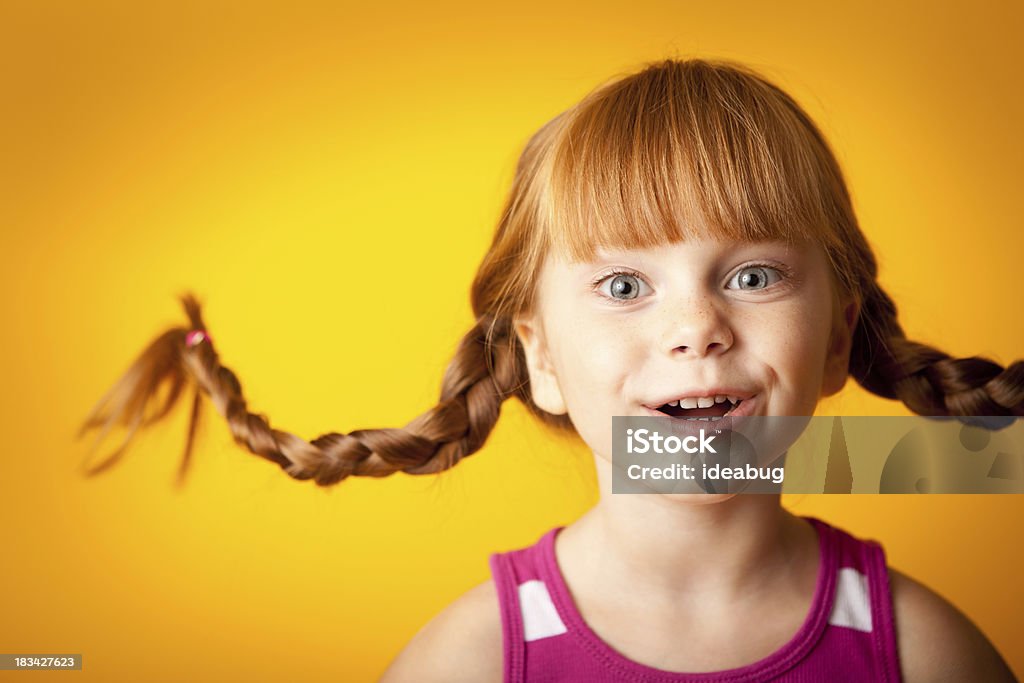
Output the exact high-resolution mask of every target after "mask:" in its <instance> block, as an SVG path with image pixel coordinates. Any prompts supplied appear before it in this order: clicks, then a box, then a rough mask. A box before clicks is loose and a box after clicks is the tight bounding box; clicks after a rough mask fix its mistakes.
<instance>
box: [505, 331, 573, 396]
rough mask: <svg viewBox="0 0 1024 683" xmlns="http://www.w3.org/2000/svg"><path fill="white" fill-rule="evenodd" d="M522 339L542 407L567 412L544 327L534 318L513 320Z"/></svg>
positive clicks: (533, 392) (534, 393)
mask: <svg viewBox="0 0 1024 683" xmlns="http://www.w3.org/2000/svg"><path fill="white" fill-rule="evenodd" d="M513 328H514V329H515V333H516V336H517V337H519V343H521V344H522V345H523V351H524V353H525V355H526V367H527V370H528V371H529V373H530V394H531V396H532V398H533V402H534V403H536V404H537V407H538V408H540V409H541V410H543V411H545V412H548V413H551V414H552V415H565V414H566V413H568V412H569V411H568V409H566V407H565V398H564V397H563V396H562V389H561V387H559V385H558V377H557V376H556V375H555V369H554V366H553V365H552V364H551V356H550V353H549V352H548V346H547V341H546V339H545V336H544V328H543V326H542V325H541V324H540V321H539V320H537V319H535V318H529V319H517V320H516V321H515V322H514V323H513Z"/></svg>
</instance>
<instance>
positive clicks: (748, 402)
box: [643, 394, 757, 424]
mask: <svg viewBox="0 0 1024 683" xmlns="http://www.w3.org/2000/svg"><path fill="white" fill-rule="evenodd" d="M756 398H757V394H754V395H753V396H751V397H750V398H745V399H743V400H742V401H740V404H739V405H738V406H736V407H735V408H733V410H732V412H730V413H727V414H726V415H723V416H722V418H729V417H746V416H747V415H752V414H753V412H754V400H755V399H756ZM643 409H644V410H645V411H647V414H648V415H653V416H654V417H671V418H673V419H675V420H688V421H695V422H702V420H701V419H699V418H685V417H678V416H674V415H666V414H665V413H663V412H661V411H660V410H654V409H653V408H648V407H647V406H643ZM722 418H719V419H722ZM717 421H718V420H708V422H709V423H711V424H713V423H715V422H717Z"/></svg>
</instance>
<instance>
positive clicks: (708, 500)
mask: <svg viewBox="0 0 1024 683" xmlns="http://www.w3.org/2000/svg"><path fill="white" fill-rule="evenodd" d="M658 495H660V496H661V497H662V498H667V499H668V500H670V501H672V502H673V503H681V504H685V505H714V504H716V503H724V502H725V501H727V500H732V499H733V498H735V497H736V496H738V495H740V494H739V493H738V492H737V493H660V494H658Z"/></svg>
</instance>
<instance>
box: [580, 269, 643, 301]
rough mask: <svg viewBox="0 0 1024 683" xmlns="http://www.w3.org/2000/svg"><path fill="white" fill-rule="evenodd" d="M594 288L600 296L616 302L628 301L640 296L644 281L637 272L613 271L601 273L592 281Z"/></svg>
mask: <svg viewBox="0 0 1024 683" xmlns="http://www.w3.org/2000/svg"><path fill="white" fill-rule="evenodd" d="M593 285H594V289H596V290H597V291H598V292H600V293H601V295H602V296H604V297H606V298H608V299H611V300H612V301H614V302H616V303H622V302H628V301H631V300H633V299H636V298H637V297H638V296H640V292H641V290H642V289H643V288H644V287H646V286H647V285H646V283H645V282H644V280H643V278H641V277H640V275H639V273H633V272H624V271H615V272H613V273H608V274H607V275H602V276H601V277H599V278H598V279H597V280H596V281H595V282H594V283H593Z"/></svg>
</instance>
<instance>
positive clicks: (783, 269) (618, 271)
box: [590, 261, 792, 305]
mask: <svg viewBox="0 0 1024 683" xmlns="http://www.w3.org/2000/svg"><path fill="white" fill-rule="evenodd" d="M748 268H769V269H771V270H774V271H776V272H777V273H778V274H779V281H778V282H776V283H774V284H772V285H769V286H768V287H765V288H764V289H765V290H767V289H772V288H776V287H782V286H786V285H788V284H790V280H791V279H792V271H791V270H790V269H789V267H788V266H786V265H785V264H782V263H774V262H760V261H759V262H754V263H747V264H744V265H742V266H740V267H739V268H737V269H736V270H735V271H734V273H733V276H732V277H730V278H729V281H730V282H731V281H732V279H733V277H735V276H736V274H738V273H740V272H742V271H744V270H747V269H748ZM616 275H631V276H633V277H635V278H636V279H638V280H644V281H645V282H646V279H645V278H644V276H643V275H641V274H640V273H639V272H637V271H635V270H633V269H632V268H615V269H612V270H610V271H608V272H606V273H602V274H601V275H598V276H597V277H596V278H594V279H593V280H592V281H591V283H590V287H591V289H593V290H594V292H596V293H597V294H598V295H599V296H600V297H601V298H603V299H605V300H607V301H611V302H612V303H613V304H617V305H623V304H628V303H631V302H632V301H634V299H616V298H614V297H609V296H605V295H604V294H602V293H601V292H599V291H598V290H599V288H600V287H601V285H602V284H603V283H604V281H605V280H607V279H609V278H613V277H615V276H616ZM648 286H650V285H648ZM754 291H764V290H754Z"/></svg>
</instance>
